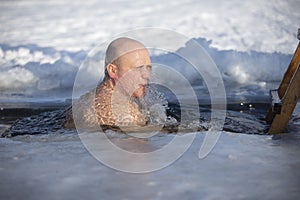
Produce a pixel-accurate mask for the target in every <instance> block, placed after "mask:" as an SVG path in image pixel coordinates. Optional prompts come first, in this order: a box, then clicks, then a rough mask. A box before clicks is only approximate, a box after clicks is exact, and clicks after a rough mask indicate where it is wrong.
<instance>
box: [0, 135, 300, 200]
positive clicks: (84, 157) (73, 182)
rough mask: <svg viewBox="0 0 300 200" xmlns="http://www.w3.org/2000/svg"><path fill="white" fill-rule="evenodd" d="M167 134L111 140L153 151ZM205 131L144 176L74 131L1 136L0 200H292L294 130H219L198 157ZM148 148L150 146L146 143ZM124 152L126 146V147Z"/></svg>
mask: <svg viewBox="0 0 300 200" xmlns="http://www.w3.org/2000/svg"><path fill="white" fill-rule="evenodd" d="M170 137H172V136H171V135H169V136H168V135H164V136H161V135H159V136H156V137H154V138H152V139H151V140H144V139H143V140H142V139H141V140H139V139H137V140H132V139H131V140H128V139H126V138H114V140H115V142H116V143H117V144H118V145H120V146H126V147H130V148H131V151H135V150H138V149H140V150H143V149H144V150H146V149H145V148H148V149H147V150H151V147H153V146H154V147H161V146H162V145H164V144H165V142H168V141H169V139H170ZM203 138H204V135H203V133H198V134H197V137H196V139H195V141H194V143H193V145H192V146H191V147H190V148H189V150H188V151H187V152H186V153H185V154H184V155H183V156H182V157H181V158H180V159H179V160H177V161H176V162H175V163H173V164H172V165H170V166H168V167H166V168H164V169H162V170H159V171H156V172H153V173H148V174H138V175H135V174H127V173H123V172H119V171H116V170H113V169H110V168H108V167H106V166H105V165H103V164H101V163H100V162H98V161H97V160H96V159H94V158H93V157H92V156H91V155H90V154H89V153H88V152H87V150H86V149H85V148H84V147H83V145H82V143H81V142H80V140H79V138H78V136H77V134H75V133H69V134H64V135H62V134H54V135H53V134H52V135H44V136H28V135H27V136H18V137H15V138H13V139H5V138H1V139H0V151H1V152H2V153H1V155H0V177H1V187H0V190H1V192H0V197H1V199H22V198H26V199H32V200H34V199H40V198H41V197H43V199H45V200H47V199H62V198H63V199H99V198H101V199H199V198H200V199H223V198H224V197H226V198H229V199H256V198H261V199H297V197H298V196H299V194H300V191H299V185H300V182H299V180H300V174H299V170H298V169H299V167H300V160H299V156H298V155H299V151H300V149H299V148H300V147H299V142H300V141H299V140H300V137H299V132H298V133H290V134H284V135H282V136H281V137H280V138H278V139H276V140H274V139H272V137H271V136H266V135H265V136H259V135H244V134H242V135H240V134H239V135H238V134H232V133H227V132H223V133H222V135H221V137H220V139H219V141H218V143H217V145H216V146H215V148H214V149H213V151H212V152H211V153H210V154H209V155H208V157H206V158H205V159H202V160H199V159H198V157H197V155H198V151H199V148H200V143H201V142H202V141H203ZM149 148H150V149H149ZM128 150H129V149H128Z"/></svg>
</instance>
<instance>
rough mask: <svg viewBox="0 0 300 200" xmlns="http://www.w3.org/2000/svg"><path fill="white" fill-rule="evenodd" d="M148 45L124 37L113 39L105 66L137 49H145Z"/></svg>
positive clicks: (107, 52) (107, 51) (108, 49)
mask: <svg viewBox="0 0 300 200" xmlns="http://www.w3.org/2000/svg"><path fill="white" fill-rule="evenodd" d="M144 49H146V47H145V46H144V45H143V44H142V43H140V42H138V41H136V40H133V39H130V38H126V37H122V38H118V39H115V40H114V41H112V42H111V43H110V44H109V45H108V47H107V50H106V57H105V66H107V65H108V64H109V63H113V62H115V61H116V60H117V59H118V58H120V57H121V56H123V55H125V54H128V53H130V52H133V51H137V50H144Z"/></svg>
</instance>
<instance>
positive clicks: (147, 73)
mask: <svg viewBox="0 0 300 200" xmlns="http://www.w3.org/2000/svg"><path fill="white" fill-rule="evenodd" d="M141 75H142V78H143V79H147V80H149V79H150V76H151V70H149V69H148V68H147V67H143V69H142V71H141Z"/></svg>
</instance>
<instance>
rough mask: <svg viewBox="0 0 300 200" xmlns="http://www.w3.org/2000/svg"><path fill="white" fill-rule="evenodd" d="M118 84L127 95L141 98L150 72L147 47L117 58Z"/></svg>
mask: <svg viewBox="0 0 300 200" xmlns="http://www.w3.org/2000/svg"><path fill="white" fill-rule="evenodd" d="M117 65H118V79H117V81H118V84H120V85H122V87H123V88H124V89H125V90H126V92H127V93H129V95H132V96H134V97H137V98H141V97H143V96H144V95H145V86H146V84H147V83H148V81H149V78H150V73H151V60H150V56H149V53H148V50H147V49H139V50H135V51H132V52H130V53H126V54H125V55H122V56H120V57H119V58H118V60H117Z"/></svg>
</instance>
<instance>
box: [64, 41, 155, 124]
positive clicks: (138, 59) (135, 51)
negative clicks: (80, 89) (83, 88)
mask: <svg viewBox="0 0 300 200" xmlns="http://www.w3.org/2000/svg"><path fill="white" fill-rule="evenodd" d="M150 73H151V60H150V56H149V52H148V50H147V49H146V47H145V46H144V45H143V44H142V43H140V42H138V41H136V40H133V39H130V38H118V39H116V40H114V41H112V42H111V43H110V44H109V46H108V48H107V50H106V58H105V77H104V80H103V81H102V82H101V83H100V84H99V85H98V86H97V88H96V89H95V90H93V91H91V92H89V93H87V94H86V95H83V96H82V97H80V99H79V101H78V102H77V103H76V104H74V105H73V109H72V111H71V109H69V110H68V111H67V121H66V123H65V127H67V128H71V127H74V121H75V124H76V127H77V128H97V127H99V125H100V126H106V127H107V126H108V127H122V126H127V127H128V126H145V125H146V124H147V122H148V120H149V119H148V116H147V114H146V113H145V112H143V110H142V108H141V102H142V101H143V97H144V96H145V89H146V85H147V84H148V81H149V78H150ZM72 112H73V113H72ZM73 117H74V119H73Z"/></svg>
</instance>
